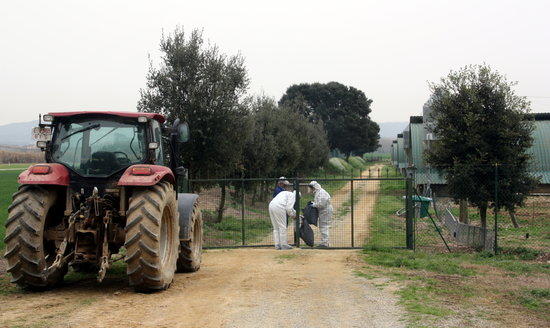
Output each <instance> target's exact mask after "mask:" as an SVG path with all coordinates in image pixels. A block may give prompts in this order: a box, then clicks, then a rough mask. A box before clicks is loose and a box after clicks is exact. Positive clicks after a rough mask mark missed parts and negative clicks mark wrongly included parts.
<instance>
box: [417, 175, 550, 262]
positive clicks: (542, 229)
mask: <svg viewBox="0 0 550 328" xmlns="http://www.w3.org/2000/svg"><path fill="white" fill-rule="evenodd" d="M510 168H511V166H507V165H492V166H489V167H487V166H486V167H483V168H482V169H479V170H478V169H476V168H474V169H472V172H473V173H472V174H470V175H465V177H464V186H459V187H456V186H455V187H454V188H455V189H461V188H462V189H465V188H469V189H467V190H462V191H460V192H462V193H466V194H469V195H472V197H473V198H476V200H477V202H474V201H471V200H470V199H467V198H466V199H462V200H461V199H458V198H457V197H456V195H457V193H458V192H459V190H451V188H452V187H451V186H449V185H447V183H446V180H445V175H444V173H442V172H438V171H436V170H433V169H431V170H430V169H424V170H412V171H410V172H411V174H412V175H413V177H414V183H415V191H416V193H417V194H418V196H419V197H422V196H425V197H426V202H425V204H426V206H428V208H429V211H428V212H427V213H424V215H421V216H419V217H418V218H417V220H416V225H415V227H416V229H415V232H416V239H415V241H416V246H417V247H429V248H438V247H445V242H446V243H447V244H449V245H450V246H451V247H455V248H456V247H458V248H460V247H472V248H475V249H483V250H486V251H491V252H499V251H502V252H507V251H529V252H531V251H532V252H534V253H539V254H547V253H549V252H550V173H549V172H546V171H544V170H534V171H532V172H531V173H530V174H529V175H528V176H527V179H531V178H534V180H535V181H534V182H535V183H534V184H533V185H532V186H531V187H530V188H529V189H522V187H521V185H522V184H523V183H524V182H525V181H516V180H514V176H513V175H511V174H510ZM479 172H481V173H482V174H485V175H482V174H479ZM518 186H520V187H518ZM479 199H487V201H486V202H485V206H480V202H479ZM420 204H421V202H419V203H418V205H417V206H420ZM484 212H485V215H483V213H484ZM483 217H485V218H484V219H483ZM432 220H433V222H432ZM483 222H485V224H483ZM436 226H437V227H438V228H439V230H440V231H439V232H440V233H441V236H442V237H443V238H442V237H441V236H440V234H439V232H438V231H437V229H436V228H435V227H436Z"/></svg>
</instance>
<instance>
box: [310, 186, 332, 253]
mask: <svg viewBox="0 0 550 328" xmlns="http://www.w3.org/2000/svg"><path fill="white" fill-rule="evenodd" d="M309 188H310V191H312V192H313V203H312V204H311V206H313V207H315V208H317V210H319V223H318V227H319V231H320V232H321V244H319V247H328V246H329V229H330V223H331V221H332V211H333V208H332V204H331V203H330V195H329V193H328V192H326V190H325V189H323V188H321V185H320V184H319V183H317V181H311V182H310V183H309Z"/></svg>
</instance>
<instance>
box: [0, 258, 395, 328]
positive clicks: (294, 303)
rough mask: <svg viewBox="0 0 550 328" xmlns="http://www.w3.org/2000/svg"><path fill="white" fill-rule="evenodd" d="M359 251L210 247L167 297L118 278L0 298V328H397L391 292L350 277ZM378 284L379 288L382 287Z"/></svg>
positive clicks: (373, 282)
mask: <svg viewBox="0 0 550 328" xmlns="http://www.w3.org/2000/svg"><path fill="white" fill-rule="evenodd" d="M358 256H359V253H358V252H357V251H350V250H330V251H326V250H291V251H276V250H272V249H233V250H210V251H208V252H207V253H206V254H205V256H204V265H203V268H201V270H200V271H199V272H197V273H194V274H179V275H177V276H176V279H175V281H174V283H173V285H172V286H171V288H170V289H169V290H167V291H165V292H161V293H154V294H137V293H135V292H133V291H132V290H131V289H130V288H129V287H127V281H126V279H125V278H121V277H114V278H113V277H110V278H108V279H107V280H106V281H105V282H104V283H103V284H102V285H98V284H97V283H96V282H95V281H94V280H93V278H88V279H85V280H81V281H78V282H73V283H71V284H69V285H65V286H63V287H61V288H60V289H57V290H53V291H48V292H43V293H24V294H12V295H2V296H0V309H1V311H0V327H186V328H191V327H201V328H203V327H216V328H218V327H227V328H232V327H235V328H247V327H301V328H303V327H401V326H403V323H402V322H401V321H400V318H401V316H402V312H401V310H400V308H399V307H398V306H397V305H396V297H395V295H394V294H393V290H394V287H392V286H391V285H388V284H387V282H386V281H383V280H379V279H382V278H378V279H371V280H367V279H365V278H361V277H358V276H356V275H355V274H354V272H355V270H357V269H359V268H360V267H361V265H362V263H361V261H360V259H359V258H358ZM382 285H383V286H382Z"/></svg>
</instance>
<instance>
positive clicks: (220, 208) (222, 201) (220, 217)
mask: <svg viewBox="0 0 550 328" xmlns="http://www.w3.org/2000/svg"><path fill="white" fill-rule="evenodd" d="M221 187H222V188H221V193H222V194H221V197H220V204H219V205H218V217H217V218H216V223H220V222H222V220H223V212H224V211H225V183H222V185H221Z"/></svg>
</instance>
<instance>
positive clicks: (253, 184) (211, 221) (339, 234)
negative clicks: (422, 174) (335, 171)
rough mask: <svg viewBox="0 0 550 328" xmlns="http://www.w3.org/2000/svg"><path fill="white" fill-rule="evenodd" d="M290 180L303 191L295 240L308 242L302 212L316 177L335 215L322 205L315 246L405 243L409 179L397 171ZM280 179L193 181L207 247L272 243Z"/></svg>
mask: <svg viewBox="0 0 550 328" xmlns="http://www.w3.org/2000/svg"><path fill="white" fill-rule="evenodd" d="M381 172H384V171H383V170H382V171H381ZM388 172H389V170H388ZM394 172H395V171H394ZM377 173H378V172H377ZM377 173H376V175H378V174H377ZM372 175H373V176H374V175H375V174H374V173H372ZM288 180H289V182H290V183H291V185H292V187H291V188H289V191H295V190H298V191H299V196H298V197H297V200H296V204H295V210H296V212H297V214H298V216H297V218H292V217H288V218H287V239H288V241H289V243H290V244H294V245H296V244H300V246H305V244H304V242H303V241H301V240H300V239H299V228H300V224H301V222H302V221H301V218H300V215H301V214H302V213H303V209H304V208H305V207H306V205H307V204H308V203H309V202H313V201H314V194H313V193H312V192H311V189H310V188H309V187H308V184H309V182H310V181H312V180H315V181H317V182H318V183H319V184H320V185H321V187H322V188H323V189H325V190H326V191H327V192H328V193H329V194H330V196H331V200H330V203H331V206H332V212H331V215H330V214H327V213H328V212H327V211H324V210H323V209H321V211H320V218H319V222H318V224H317V226H315V225H311V226H310V227H311V228H312V230H313V234H314V243H315V245H319V244H324V242H326V241H327V240H326V239H327V238H328V245H329V247H330V248H361V247H364V246H365V245H369V246H372V247H406V245H407V244H406V209H405V200H406V197H405V196H406V194H405V192H406V188H405V186H406V179H405V178H403V177H401V176H399V175H398V173H389V174H388V176H387V177H371V178H340V179H325V178H320V179H317V178H316V179H288ZM276 183H277V179H217V180H216V179H195V180H190V181H189V188H190V190H192V191H194V192H198V193H199V200H200V207H201V211H202V216H203V221H204V229H203V230H204V246H205V247H207V248H212V247H243V246H245V247H246V246H273V245H274V239H273V234H272V230H273V225H272V220H271V218H270V213H269V203H270V202H271V201H272V199H273V192H274V188H275V186H276ZM325 227H326V229H325ZM323 234H324V235H325V238H323ZM327 235H328V236H327Z"/></svg>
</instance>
